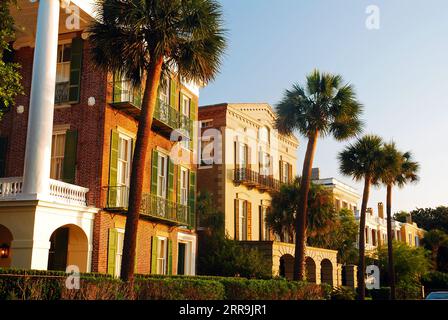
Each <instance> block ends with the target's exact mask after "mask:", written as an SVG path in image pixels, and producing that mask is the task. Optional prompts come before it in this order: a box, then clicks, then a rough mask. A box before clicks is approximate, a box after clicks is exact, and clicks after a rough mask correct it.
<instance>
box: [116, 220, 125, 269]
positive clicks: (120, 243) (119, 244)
mask: <svg viewBox="0 0 448 320" xmlns="http://www.w3.org/2000/svg"><path fill="white" fill-rule="evenodd" d="M115 230H116V231H117V252H116V253H115V276H116V277H120V273H121V261H122V259H123V245H124V229H118V228H115Z"/></svg>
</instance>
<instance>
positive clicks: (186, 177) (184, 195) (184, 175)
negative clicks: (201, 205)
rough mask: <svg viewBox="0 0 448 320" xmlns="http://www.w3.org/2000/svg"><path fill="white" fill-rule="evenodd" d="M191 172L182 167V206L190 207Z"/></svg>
mask: <svg viewBox="0 0 448 320" xmlns="http://www.w3.org/2000/svg"><path fill="white" fill-rule="evenodd" d="M188 184H189V170H188V169H186V168H184V167H180V204H181V205H184V206H188Z"/></svg>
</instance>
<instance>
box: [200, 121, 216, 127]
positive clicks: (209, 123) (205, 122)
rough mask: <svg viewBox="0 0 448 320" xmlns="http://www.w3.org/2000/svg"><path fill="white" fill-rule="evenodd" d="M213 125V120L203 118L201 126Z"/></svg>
mask: <svg viewBox="0 0 448 320" xmlns="http://www.w3.org/2000/svg"><path fill="white" fill-rule="evenodd" d="M211 127H213V120H202V121H201V128H211Z"/></svg>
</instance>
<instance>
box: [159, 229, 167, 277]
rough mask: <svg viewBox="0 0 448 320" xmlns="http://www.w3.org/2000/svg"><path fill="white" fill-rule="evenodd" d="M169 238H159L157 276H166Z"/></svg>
mask: <svg viewBox="0 0 448 320" xmlns="http://www.w3.org/2000/svg"><path fill="white" fill-rule="evenodd" d="M167 244H168V240H167V238H163V237H157V274H166V273H167V272H166V271H167V270H166V265H167V251H168V245H167Z"/></svg>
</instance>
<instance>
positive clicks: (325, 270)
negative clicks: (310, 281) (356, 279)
mask: <svg viewBox="0 0 448 320" xmlns="http://www.w3.org/2000/svg"><path fill="white" fill-rule="evenodd" d="M320 279H321V282H322V283H326V284H329V285H331V286H332V285H333V265H332V264H331V261H330V260H328V259H324V260H322V262H321V264H320Z"/></svg>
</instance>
